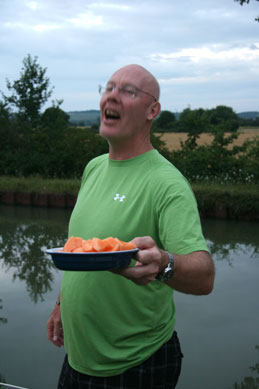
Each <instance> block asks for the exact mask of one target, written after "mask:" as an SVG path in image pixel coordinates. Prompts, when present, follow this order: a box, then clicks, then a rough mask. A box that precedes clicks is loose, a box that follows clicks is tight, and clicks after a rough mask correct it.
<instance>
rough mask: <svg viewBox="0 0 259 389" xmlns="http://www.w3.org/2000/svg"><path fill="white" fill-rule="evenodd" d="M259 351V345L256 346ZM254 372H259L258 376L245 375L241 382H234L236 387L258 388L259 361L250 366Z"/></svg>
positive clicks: (241, 388) (258, 373)
mask: <svg viewBox="0 0 259 389" xmlns="http://www.w3.org/2000/svg"><path fill="white" fill-rule="evenodd" d="M255 348H256V349H257V350H258V351H259V346H258V345H257V346H256V347H255ZM250 370H251V371H252V372H255V373H257V377H252V376H249V377H245V378H244V379H243V380H242V382H241V383H240V384H238V383H237V382H236V383H235V384H234V386H233V388H234V389H258V388H259V362H258V363H256V364H255V365H254V366H251V367H250Z"/></svg>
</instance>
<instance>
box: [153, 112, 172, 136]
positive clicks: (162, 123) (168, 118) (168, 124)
mask: <svg viewBox="0 0 259 389" xmlns="http://www.w3.org/2000/svg"><path fill="white" fill-rule="evenodd" d="M175 121H176V117H175V115H174V114H173V113H172V112H170V111H162V112H161V114H160V115H159V117H158V118H157V119H156V120H155V121H154V127H153V130H156V131H158V132H166V131H171V130H172V128H173V126H174V124H175Z"/></svg>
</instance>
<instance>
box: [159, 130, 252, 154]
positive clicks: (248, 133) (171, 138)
mask: <svg viewBox="0 0 259 389" xmlns="http://www.w3.org/2000/svg"><path fill="white" fill-rule="evenodd" d="M238 132H239V134H240V135H239V137H238V138H237V139H236V140H235V141H234V142H233V143H232V145H237V146H241V145H242V144H243V143H244V141H245V140H247V139H253V138H255V137H259V128H241V129H239V130H238ZM226 134H228V135H229V134H230V133H226ZM186 138H187V133H185V132H181V133H176V132H171V133H165V134H163V135H162V136H161V139H162V140H163V141H164V142H165V143H166V146H167V148H168V149H169V150H177V149H179V148H180V140H182V141H183V142H184V141H185V140H186ZM212 139H213V136H212V135H209V134H201V135H200V138H199V139H198V141H197V143H198V144H199V145H204V144H209V143H210V142H211V141H212Z"/></svg>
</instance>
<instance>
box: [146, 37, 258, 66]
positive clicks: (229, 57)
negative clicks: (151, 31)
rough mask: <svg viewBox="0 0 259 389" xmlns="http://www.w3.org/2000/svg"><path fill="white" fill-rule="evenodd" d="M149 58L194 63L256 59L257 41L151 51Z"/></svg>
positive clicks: (159, 60)
mask: <svg viewBox="0 0 259 389" xmlns="http://www.w3.org/2000/svg"><path fill="white" fill-rule="evenodd" d="M150 59H151V60H152V61H158V62H168V61H172V60H184V61H189V62H194V63H196V64H198V63H200V62H203V61H213V62H215V61H217V62H222V61H223V62H228V61H258V60H259V41H258V42H254V43H252V44H248V45H245V46H240V47H224V46H222V45H213V46H211V47H204V46H203V47H195V48H186V49H182V50H179V51H176V52H170V53H153V54H151V55H150Z"/></svg>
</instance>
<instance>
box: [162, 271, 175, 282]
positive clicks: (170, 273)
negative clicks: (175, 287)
mask: <svg viewBox="0 0 259 389" xmlns="http://www.w3.org/2000/svg"><path fill="white" fill-rule="evenodd" d="M173 275H174V271H173V269H169V270H167V271H166V272H165V273H164V274H163V281H169V280H170V278H172V277H173Z"/></svg>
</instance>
